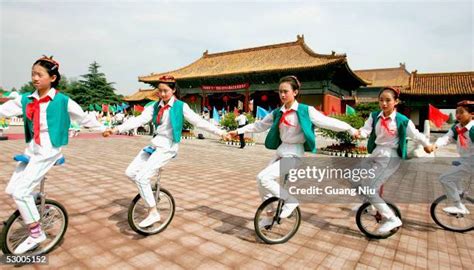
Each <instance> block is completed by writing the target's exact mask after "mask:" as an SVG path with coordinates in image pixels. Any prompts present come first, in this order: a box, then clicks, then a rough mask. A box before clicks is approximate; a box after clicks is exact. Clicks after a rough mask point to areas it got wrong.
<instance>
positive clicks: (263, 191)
mask: <svg viewBox="0 0 474 270" xmlns="http://www.w3.org/2000/svg"><path fill="white" fill-rule="evenodd" d="M286 159H288V158H286ZM288 161H289V162H291V164H288V165H290V166H289V168H284V171H282V174H287V173H288V172H289V170H290V169H293V168H296V167H297V166H298V162H299V158H296V157H292V158H291V161H290V160H288ZM285 162H286V161H285ZM280 165H281V158H279V157H277V158H275V159H273V160H272V161H271V162H270V164H269V165H268V166H267V167H266V168H265V169H263V170H262V171H261V172H260V173H259V174H258V175H257V186H258V191H259V193H260V197H261V198H262V201H265V200H266V199H268V198H270V197H273V196H275V197H278V198H281V199H283V200H287V199H288V197H289V196H290V194H289V193H288V191H287V190H286V189H282V188H280V184H279V181H278V180H279V178H280Z"/></svg>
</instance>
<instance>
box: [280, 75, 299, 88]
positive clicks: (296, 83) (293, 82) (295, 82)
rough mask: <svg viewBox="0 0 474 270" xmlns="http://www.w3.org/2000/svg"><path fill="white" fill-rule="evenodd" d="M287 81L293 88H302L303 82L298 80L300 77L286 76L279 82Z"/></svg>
mask: <svg viewBox="0 0 474 270" xmlns="http://www.w3.org/2000/svg"><path fill="white" fill-rule="evenodd" d="M285 82H286V83H289V84H290V85H291V88H292V89H293V90H300V88H301V83H300V81H299V80H298V78H296V76H285V77H283V78H281V79H280V82H279V83H278V84H281V83H285Z"/></svg>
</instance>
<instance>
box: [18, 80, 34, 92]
mask: <svg viewBox="0 0 474 270" xmlns="http://www.w3.org/2000/svg"><path fill="white" fill-rule="evenodd" d="M35 90H36V88H35V87H34V86H33V83H32V82H28V83H25V84H24V85H23V86H22V87H20V90H19V91H18V92H19V93H20V94H23V93H30V92H31V93H33V92H34V91H35Z"/></svg>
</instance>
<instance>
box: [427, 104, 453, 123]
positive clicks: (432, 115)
mask: <svg viewBox="0 0 474 270" xmlns="http://www.w3.org/2000/svg"><path fill="white" fill-rule="evenodd" d="M428 107H429V109H428V119H429V120H430V121H431V122H433V124H434V125H435V126H436V127H438V128H440V127H441V126H442V125H443V123H444V122H446V121H448V119H449V115H446V114H444V113H442V112H441V111H440V110H439V109H438V108H436V107H435V106H433V105H431V104H429V105H428Z"/></svg>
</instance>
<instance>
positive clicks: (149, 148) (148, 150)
mask: <svg viewBox="0 0 474 270" xmlns="http://www.w3.org/2000/svg"><path fill="white" fill-rule="evenodd" d="M142 150H143V152H145V153H147V154H148V155H152V154H153V153H155V151H156V148H155V147H153V146H147V147H145V148H143V149H142ZM177 156H178V154H176V155H174V157H173V159H174V158H176V157H177Z"/></svg>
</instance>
